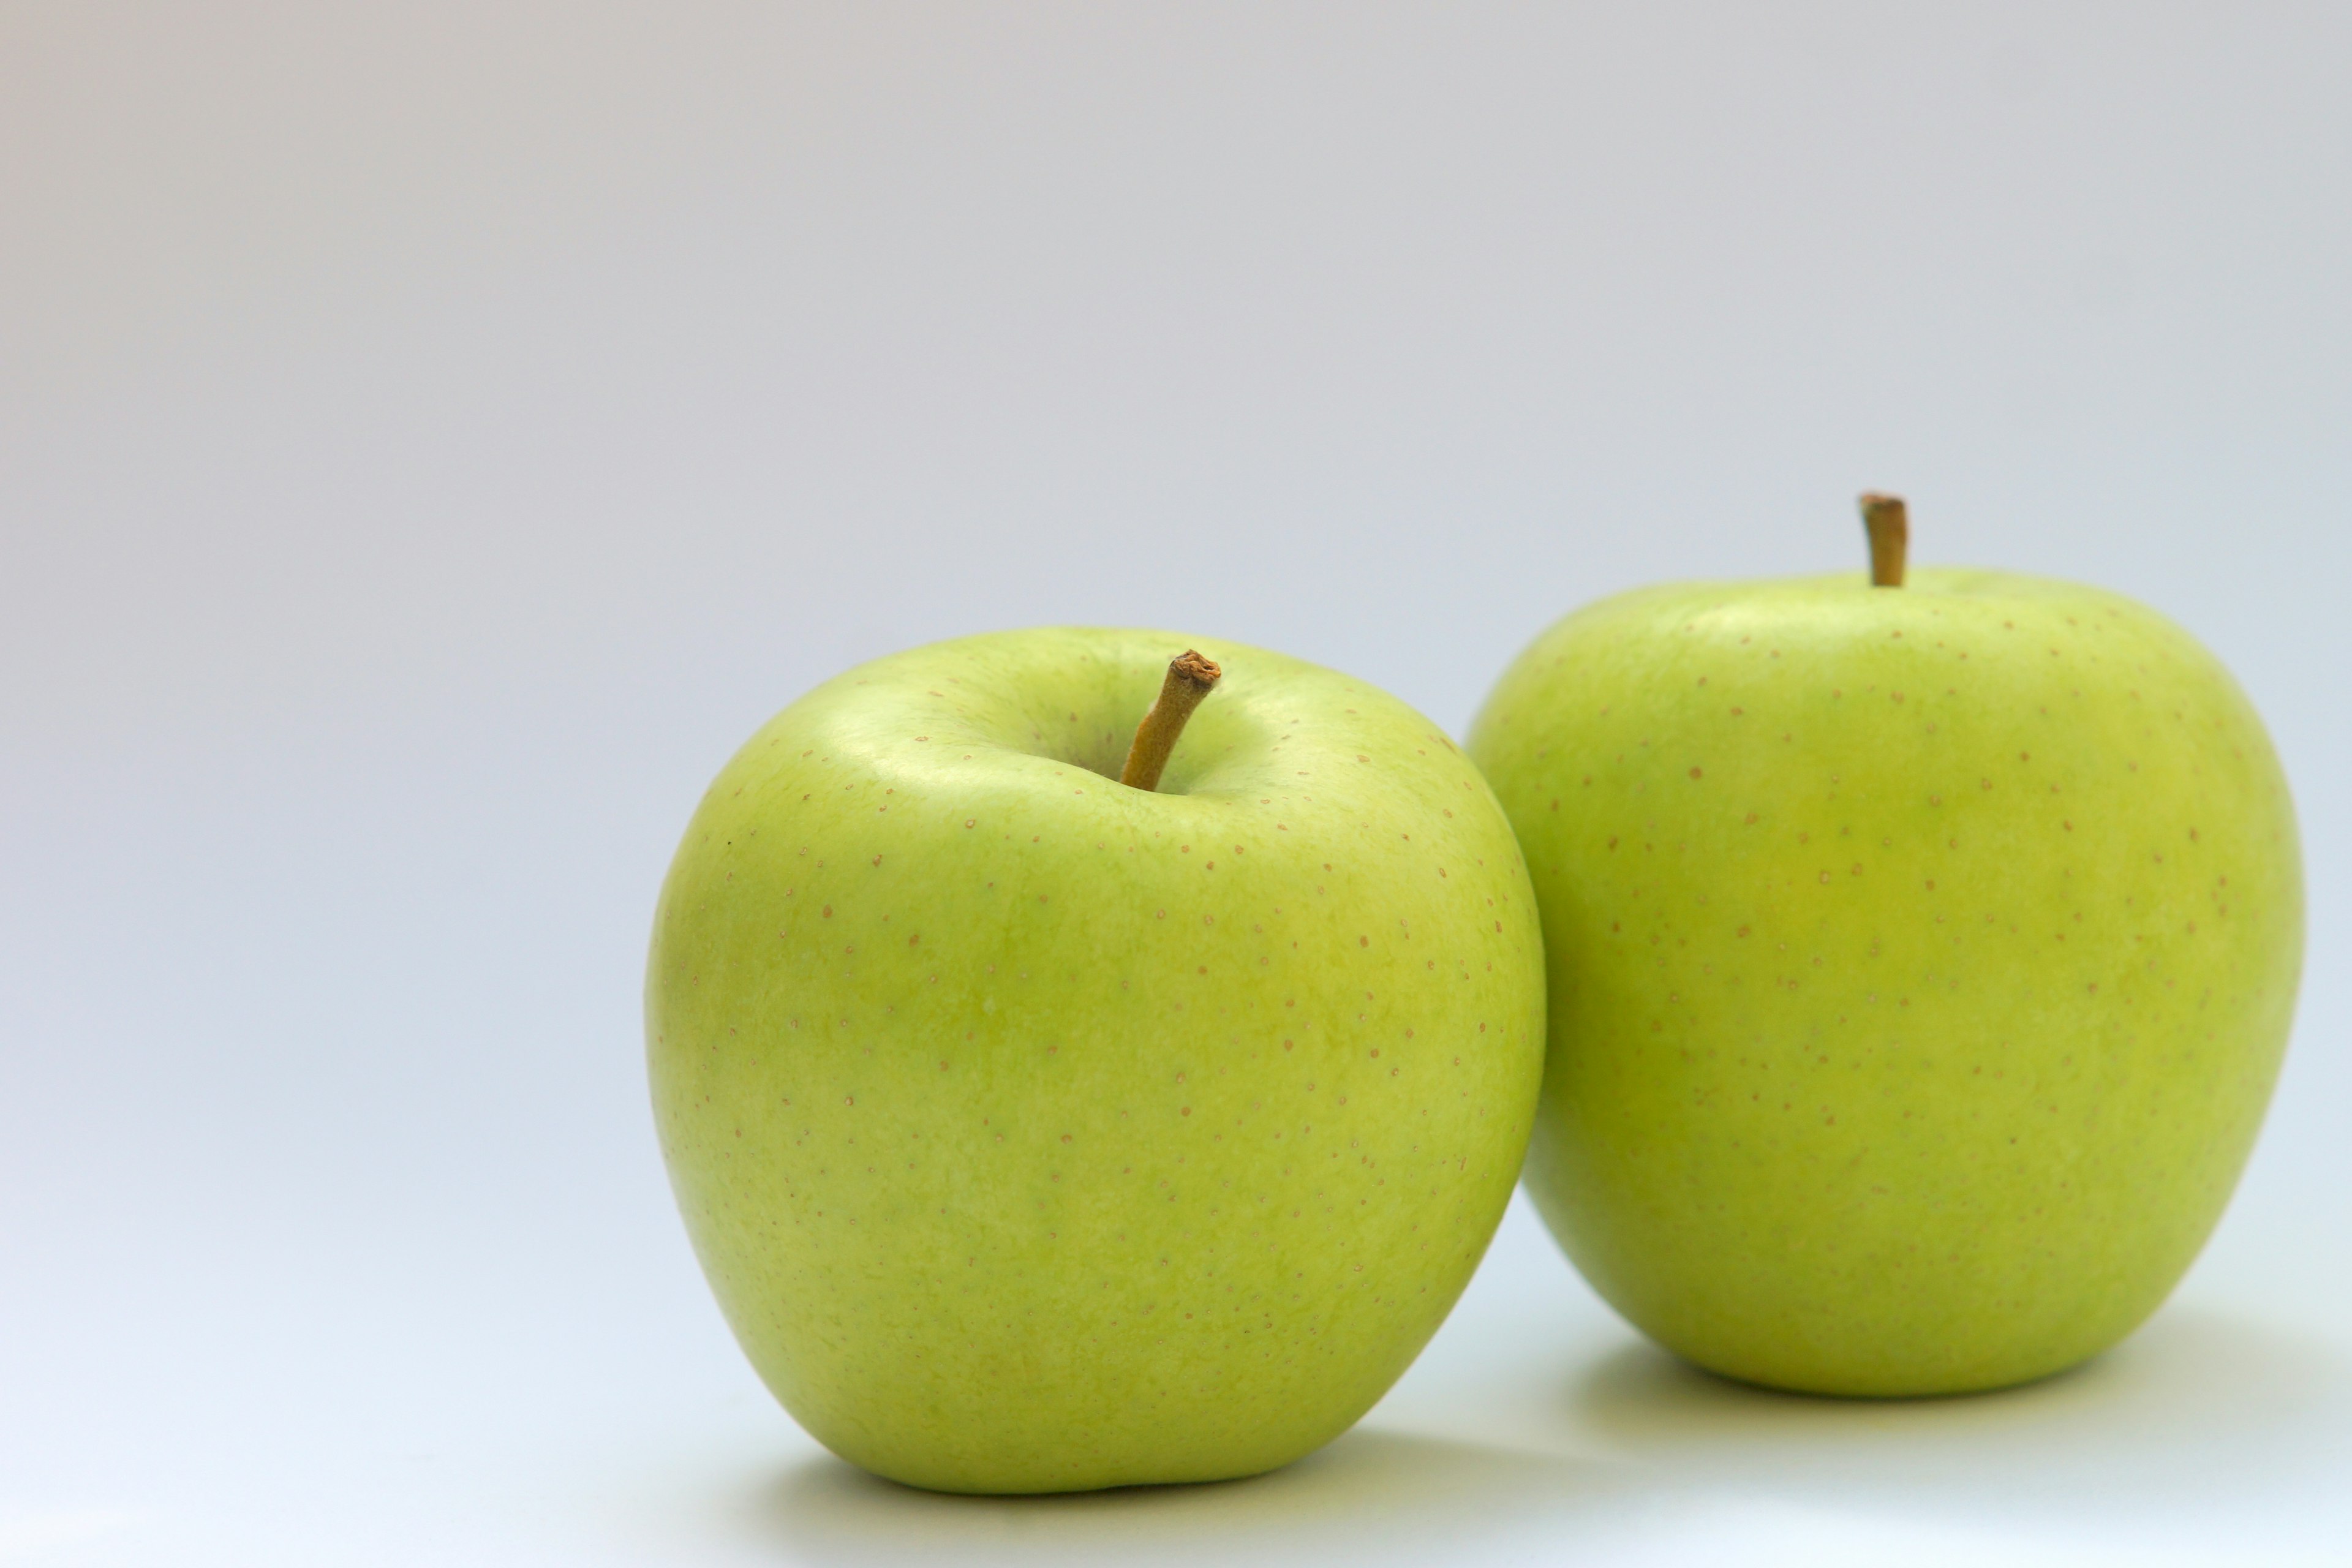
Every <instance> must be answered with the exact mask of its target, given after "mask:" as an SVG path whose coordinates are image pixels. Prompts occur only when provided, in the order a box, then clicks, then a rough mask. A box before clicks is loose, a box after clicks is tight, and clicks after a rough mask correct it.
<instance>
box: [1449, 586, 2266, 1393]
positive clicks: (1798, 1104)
mask: <svg viewBox="0 0 2352 1568" xmlns="http://www.w3.org/2000/svg"><path fill="white" fill-rule="evenodd" d="M1470 752H1471V754H1472V755H1473V757H1474V758H1475V759H1476V760H1477V762H1478V763H1479V764H1480V765H1481V767H1482V768H1483V769H1484V770H1485V772H1486V776H1487V778H1488V779H1489V780H1490V781H1491V782H1492V783H1493V784H1494V787H1495V790H1496V794H1497V795H1498V796H1499V797H1500V798H1501V800H1502V802H1503V805H1504V809H1505V810H1506V811H1507V812H1508V813H1509V814H1510V816H1511V820H1512V822H1513V824H1514V825H1515V826H1516V827H1517V830H1518V835H1519V842H1520V845H1521V847H1522V848H1523V849H1524V851H1525V852H1526V856H1527V859H1528V868H1529V871H1530V873H1531V875H1532V877H1533V879H1534V882H1535V888H1536V899H1537V904H1538V909H1539V910H1540V912H1541V914H1542V920H1543V929H1544V937H1545V942H1546V945H1547V950H1548V963H1549V972H1548V973H1549V1029H1550V1047H1549V1057H1548V1061H1547V1066H1546V1073H1545V1079H1544V1086H1543V1098H1542V1103H1541V1105H1540V1107H1539V1109H1538V1112H1537V1121H1536V1131H1535V1135H1534V1140H1533V1142H1532V1144H1531V1147H1530V1149H1529V1152H1528V1173H1527V1184H1528V1189H1529V1192H1530V1194H1532V1195H1533V1197H1534V1198H1535V1201H1536V1203H1537V1205H1538V1208H1539V1210H1540V1211H1541V1212H1542V1214H1543V1215H1544V1218H1545V1220H1546V1221H1547V1223H1548V1224H1549V1226H1550V1227H1551V1230H1552V1233H1553V1235H1554V1236H1555V1237H1558V1238H1559V1242H1560V1245H1561V1246H1562V1247H1563V1248H1565V1250H1566V1251H1567V1252H1568V1254H1569V1256H1570V1258H1571V1259H1572V1260H1573V1261H1574V1262H1575V1264H1576V1266H1577V1267H1578V1268H1580V1270H1581V1271H1582V1272H1583V1274H1584V1276H1585V1278H1586V1279H1589V1280H1590V1281H1591V1283H1592V1285H1593V1287H1594V1288H1595V1289H1598V1290H1599V1291H1600V1293H1601V1295H1602V1296H1603V1297H1604V1298H1606V1299H1607V1300H1608V1301H1609V1302H1610V1303H1611V1304H1612V1306H1614V1307H1615V1308H1616V1309H1617V1310H1619V1311H1620V1312H1622V1314H1623V1315H1624V1316H1625V1317H1626V1318H1627V1319H1629V1320H1630V1321H1632V1322H1633V1324H1634V1325H1635V1326H1636V1327H1638V1328H1640V1329H1641V1330H1643V1331H1644V1332H1645V1333H1647V1334H1649V1335H1650V1336H1651V1337H1652V1338H1654V1339H1655V1340H1656V1341H1658V1342H1660V1343H1661V1344H1663V1345H1664V1346H1665V1347H1667V1348H1668V1349H1669V1350H1672V1351H1674V1352H1676V1353H1677V1354H1680V1355H1682V1356H1684V1357H1685V1358H1687V1359H1689V1360H1690V1361H1693V1362H1696V1363H1698V1364H1699V1365H1701V1366H1704V1367H1707V1368H1710V1369H1712V1370H1714V1371H1716V1372H1718V1373H1724V1374H1726V1375H1728V1376H1731V1377H1735V1378H1738V1379H1742V1380H1745V1381H1748V1382H1750V1383H1757V1384H1768V1385H1771V1386H1774V1387H1779V1388H1786V1389H1795V1390H1801V1391H1806V1392H1812V1393H1821V1394H1858V1395H1900V1394H1950V1393H1958V1392H1963V1391H1969V1390H1977V1389H1987V1388H1993V1387H1998V1386H2001V1385H2004V1384H2015V1383H2021V1382H2025V1381H2027V1380H2030V1379H2033V1378H2037V1377H2041V1376H2043V1375H2045V1374H2047V1373H2054V1372H2057V1371H2059V1370H2060V1369H2062V1368H2063V1367H2066V1366H2069V1365H2072V1364H2074V1363H2076V1362H2079V1361H2081V1360H2083V1359H2084V1358H2085V1357H2087V1356H2091V1355H2094V1354H2096V1353H2097V1352H2100V1351H2102V1350H2105V1349H2106V1348H2107V1347H2109V1346H2111V1345H2113V1344H2115V1343H2116V1342H2117V1341H2119V1340H2121V1339H2122V1338H2123V1337H2124V1336H2125V1335H2126V1334H2127V1333H2129V1332H2130V1331H2132V1330H2133V1329H2134V1328H2135V1327H2137V1325H2138V1324H2139V1323H2140V1322H2141V1321H2143V1320H2145V1319H2146V1318H2147V1315H2148V1314H2149V1313H2150V1312H2152V1311H2154V1310H2156V1308H2157V1306H2158V1304H2159V1303H2160V1302H2161V1301H2162V1300H2164V1298H2165V1296H2166V1294H2167V1293H2168V1291H2169V1290H2170V1289H2172V1287H2173V1285H2174V1284H2175V1283H2176V1282H2177V1281H2178V1280H2179V1278H2180V1276H2181V1274H2182V1273H2183V1271H2184V1270H2186V1269H2187V1268H2188V1267H2189V1263H2190V1261H2191V1260H2192V1259H2193V1258H2195V1257H2196V1255H2197V1252H2198V1249H2199V1248H2200V1247H2201V1246H2202V1245H2203V1244H2204V1241H2205V1238H2206V1237H2207V1236H2208V1234H2210V1231H2211V1230H2212V1228H2213V1226H2214V1224H2215V1222H2216V1221H2217V1220H2218V1219H2219V1217H2220V1215H2221V1210H2222V1207H2223V1205H2224V1204H2225V1203H2226V1202H2227V1201H2228V1199H2229V1195H2230V1191H2231V1186H2232V1185H2233V1184H2235V1182H2236V1180H2237V1177H2238V1173H2239V1171H2240V1168H2241V1167H2242V1165H2243V1163H2244V1162H2245V1159H2246V1155H2247V1152H2248V1151H2249V1149H2250V1148H2251V1146H2252V1142H2253V1139H2254V1135H2255V1132H2256V1131H2257V1129H2258V1128H2259V1126H2260V1124H2261V1121H2262V1116H2263V1109H2264V1106H2265V1105H2266V1103H2267V1102H2268V1100H2269V1098H2270V1092H2271V1087H2272V1084H2273V1080H2274V1079H2275V1078H2276V1076H2277V1072H2278V1067H2279V1060H2280V1057H2281V1055H2282V1053H2283V1052H2284V1048H2285V1042H2286V1036H2287V1029H2288V1025H2289V1022H2290V1020H2291V1017H2292V1015H2293V1011H2294V993H2295V985H2296V980H2297V976H2298V972H2299V969H2300V966H2301V960H2302V948H2303V892H2302V874H2301V869H2300V862H2299V856H2298V852H2297V847H2296V837H2295V829H2294V811H2293V807H2292V805H2291V804H2290V802H2289V800H2288V796H2287V788H2286V782H2285V779H2284V775H2283V774H2282V773H2281V771H2280V768H2279V763H2278V760H2277V758H2276V756H2275V754H2274V753H2273V751H2272V748H2271V745H2270V742H2269V741H2268V739H2267V738H2266V737H2265V735H2264V733H2263V727H2262V724H2261V721H2259V720H2258V719H2257V718H2256V717H2255V715H2254V712H2253V710H2252V707H2251V706H2250V705H2249V704H2248V702H2247V700H2246V699H2245V697H2244V695H2243V694H2242V692H2241V691H2240V689H2239V688H2238V687H2237V685H2236V683H2235V682H2234V681H2232V680H2231V678H2230V676H2229V674H2228V673H2227V672H2226V671H2225V670H2224V669H2223V668H2221V665H2220V664H2219V663H2218V662H2217V661H2216V660H2215V659H2214V658H2212V656H2211V655H2210V654H2209V653H2207V652H2206V651H2205V650H2204V649H2203V648H2202V647H2200V646H2198V644H2197V643H2196V642H2195V641H2193V640H2192V639H2191V638H2190V637H2189V636H2188V635H2187V634H2186V633H2184V632H2182V631H2181V630H2180V629H2179V628H2178V627H2176V626H2173V625H2172V624H2171V623H2169V622H2168V621H2166V620H2165V619H2163V618H2162V617H2161V616H2158V615H2156V614H2155V613H2154V612H2152V611H2150V610H2147V609H2146V608H2143V607H2142V606H2140V605H2136V604H2134V603H2132V602H2130V601H2129V600H2126V599H2123V598H2119V597H2117V596H2116V595H2110V594H2106V593H2102V592H2099V591H2097V590H2095V589H2090V588H2084V587H2078V586H2074V585H2071V584H2062V583H2055V582H2049V581H2044V580H2039V579H2034V578H2030V577H2024V576H2018V575H2013V574H2000V573H1992V572H1979V571H1926V572H1920V573H1916V574H1914V576H1913V579H1912V583H1911V585H1909V586H1907V587H1903V588H1876V589H1874V588H1872V587H1870V586H1869V585H1868V584H1867V582H1866V580H1865V579H1863V578H1861V577H1859V576H1853V575H1840V576H1832V577H1817V578H1804V579H1797V580H1792V581H1785V582H1777V583H1764V584H1685V585H1675V586H1669V587H1663V588H1655V589H1651V590H1647V591H1643V592H1638V593H1633V594H1628V595H1622V596H1621V597H1617V598H1613V599H1610V600H1607V601H1605V602H1603V603H1601V604H1599V605H1594V606H1592V607H1591V608H1589V609H1587V610H1584V611H1582V612H1580V613H1579V614H1576V615H1572V616H1569V617H1568V618H1567V619H1565V620H1563V621H1561V622H1559V624H1558V625H1556V626H1553V627H1552V628H1551V629H1550V630H1549V631H1548V632H1546V633H1545V634H1544V635H1543V636H1542V637H1539V638H1538V640H1537V641H1536V643H1535V644H1534V645H1533V646H1532V647H1529V648H1528V651H1527V652H1526V653H1525V654H1523V655H1522V656H1521V657H1520V658H1519V659H1518V660H1517V663H1516V664H1514V665H1513V666H1512V667H1511V668H1510V669H1509V670H1508V672H1507V673H1506V674H1505V675H1504V677H1503V679H1502V680H1501V681H1500V683H1499V684H1498V685H1497V686H1496V689H1495V692H1494V694H1493V695H1492V697H1491V698H1490V699H1489V700H1488V702H1487V704H1486V709H1485V710H1484V712H1483V713H1482V714H1481V716H1480V718H1479V719H1478V721H1477V723H1476V725H1475V729H1474V731H1473V732H1472V737H1471V741H1470Z"/></svg>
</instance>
